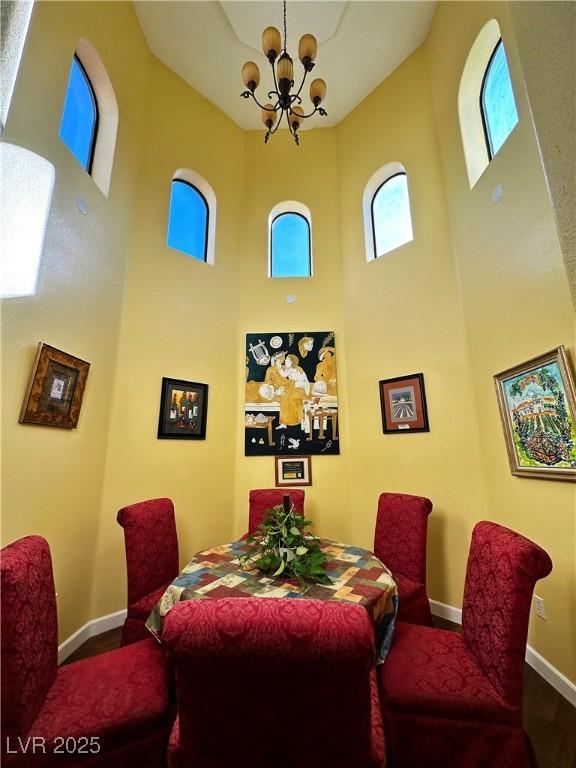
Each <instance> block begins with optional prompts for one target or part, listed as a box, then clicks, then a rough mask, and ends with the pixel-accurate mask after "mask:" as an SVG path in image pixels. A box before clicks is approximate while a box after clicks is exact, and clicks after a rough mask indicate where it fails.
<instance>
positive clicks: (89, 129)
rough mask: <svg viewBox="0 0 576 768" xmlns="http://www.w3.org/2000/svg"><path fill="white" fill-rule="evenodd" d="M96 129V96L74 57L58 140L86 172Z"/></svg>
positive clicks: (89, 165) (91, 158) (78, 60)
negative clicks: (59, 139) (60, 140)
mask: <svg viewBox="0 0 576 768" xmlns="http://www.w3.org/2000/svg"><path fill="white" fill-rule="evenodd" d="M97 130H98V104H97V102H96V94H95V93H94V88H93V87H92V83H91V82H90V80H89V78H88V75H87V74H86V71H85V69H84V67H83V66H82V62H81V61H80V59H79V58H78V56H76V54H74V57H73V59H72V66H71V67H70V75H69V77H68V88H67V89H66V100H65V101H64V111H63V113H62V122H61V123H60V138H61V139H62V141H63V142H64V144H66V146H67V147H68V149H69V150H70V152H72V154H73V155H74V157H75V158H76V160H78V162H79V163H80V165H81V166H82V167H83V168H85V169H86V170H87V171H88V173H90V171H91V170H92V160H93V158H94V146H95V144H96V132H97Z"/></svg>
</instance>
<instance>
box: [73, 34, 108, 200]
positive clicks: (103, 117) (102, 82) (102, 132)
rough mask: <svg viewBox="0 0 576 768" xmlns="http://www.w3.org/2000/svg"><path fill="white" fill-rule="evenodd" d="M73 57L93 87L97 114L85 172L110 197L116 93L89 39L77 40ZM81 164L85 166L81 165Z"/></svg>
mask: <svg viewBox="0 0 576 768" xmlns="http://www.w3.org/2000/svg"><path fill="white" fill-rule="evenodd" d="M73 58H74V59H75V60H76V61H77V63H78V64H79V65H80V67H81V69H82V71H83V73H84V75H85V76H86V79H87V81H88V83H89V84H90V86H91V90H92V94H93V97H94V102H95V104H96V110H97V115H98V117H97V127H96V129H95V132H94V140H93V143H92V153H91V161H90V166H89V168H85V170H86V171H87V173H89V175H90V176H91V177H92V179H93V180H94V183H95V184H96V186H97V187H98V189H99V190H100V191H101V192H102V194H104V195H105V196H106V197H108V193H109V191H110V182H111V179H112V168H113V165H114V152H115V150H116V137H117V134H118V102H117V100H116V94H115V93H114V88H113V87H112V82H111V80H110V77H109V76H108V73H107V71H106V68H105V67H104V64H103V63H102V60H101V59H100V56H99V55H98V53H97V52H96V49H95V48H94V46H93V45H92V44H91V43H89V42H88V40H86V39H85V38H80V39H79V40H78V42H77V44H76V48H75V49H74V51H73ZM79 165H80V167H83V166H82V164H81V163H79Z"/></svg>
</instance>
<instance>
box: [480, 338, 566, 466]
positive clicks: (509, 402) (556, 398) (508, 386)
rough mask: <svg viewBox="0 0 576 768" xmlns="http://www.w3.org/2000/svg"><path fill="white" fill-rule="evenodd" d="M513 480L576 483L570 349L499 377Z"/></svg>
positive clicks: (503, 424) (541, 357)
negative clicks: (523, 478)
mask: <svg viewBox="0 0 576 768" xmlns="http://www.w3.org/2000/svg"><path fill="white" fill-rule="evenodd" d="M494 384H495V386H496V394H497V396H498V406H499V408H500V418H501V419H502V427H503V429H504V437H505V440H506V449H507V451H508V459H509V461H510V469H511V471H512V474H513V475H520V476H522V477H537V478H550V479H553V480H554V479H556V480H576V396H575V394H574V379H573V378H572V374H571V372H570V366H569V362H568V358H567V356H566V351H565V349H564V347H562V346H561V347H557V348H556V349H553V350H552V351H551V352H547V353H546V354H544V355H540V357H535V358H533V359H532V360H528V362H526V363H522V365H517V366H515V367H514V368H509V369H508V370H507V371H502V373H498V374H497V375H496V376H494Z"/></svg>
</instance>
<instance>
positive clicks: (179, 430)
mask: <svg viewBox="0 0 576 768" xmlns="http://www.w3.org/2000/svg"><path fill="white" fill-rule="evenodd" d="M207 413H208V384H198V383H197V382H195V381H183V380H182V379H167V378H165V377H164V378H163V379H162V391H161V394H160V418H159V420H158V437H159V438H160V439H169V440H205V439H206V416H207Z"/></svg>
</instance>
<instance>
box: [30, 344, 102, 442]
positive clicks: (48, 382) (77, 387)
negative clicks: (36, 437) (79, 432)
mask: <svg viewBox="0 0 576 768" xmlns="http://www.w3.org/2000/svg"><path fill="white" fill-rule="evenodd" d="M89 370H90V363H87V362H86V361H85V360H80V358H78V357H73V355H69V354H67V353H66V352H62V351H61V350H59V349H56V348H55V347H51V346H50V344H45V343H44V342H42V341H41V342H40V343H39V344H38V350H37V352H36V359H35V360H34V365H33V366H32V375H31V377H30V383H29V385H28V390H27V392H26V396H25V397H24V402H23V404H22V410H21V411H20V418H19V419H18V421H19V422H20V423H21V424H42V425H44V426H47V427H64V429H74V428H75V427H76V425H77V424H78V418H79V416H80V408H81V407H82V399H83V397H84V389H85V387H86V379H87V378H88V371H89Z"/></svg>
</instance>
